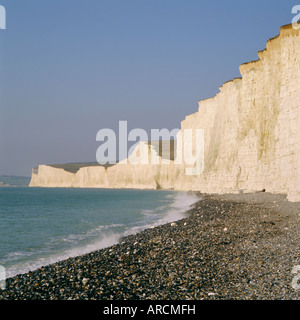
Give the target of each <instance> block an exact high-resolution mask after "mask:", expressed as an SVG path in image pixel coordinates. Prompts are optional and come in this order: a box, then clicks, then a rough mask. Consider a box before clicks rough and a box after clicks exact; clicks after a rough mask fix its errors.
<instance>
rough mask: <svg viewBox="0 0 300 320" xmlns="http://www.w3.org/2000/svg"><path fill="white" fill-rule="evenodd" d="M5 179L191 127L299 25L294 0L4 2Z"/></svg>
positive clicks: (0, 159)
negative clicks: (115, 139) (123, 139)
mask: <svg viewBox="0 0 300 320" xmlns="http://www.w3.org/2000/svg"><path fill="white" fill-rule="evenodd" d="M0 4H1V5H3V6H5V7H6V11H7V29H6V30H0V175H1V174H14V175H26V176H29V175H30V174H31V168H32V167H34V166H37V165H38V164H51V163H65V162H84V161H96V150H97V148H98V146H99V142H96V133H97V131H98V130H100V129H102V128H106V127H107V128H112V129H117V127H118V121H119V120H128V126H129V129H133V128H143V129H145V130H147V131H148V130H149V129H151V128H159V129H161V128H168V129H173V128H176V127H180V121H181V120H183V119H184V117H185V116H186V115H187V114H191V113H193V112H196V111H197V101H198V100H200V99H204V98H208V97H211V96H214V95H215V94H216V93H217V92H218V88H219V86H221V85H222V83H223V82H225V81H227V80H230V79H232V78H234V77H237V76H240V74H239V65H240V64H242V63H244V62H247V61H250V60H256V59H257V58H258V57H257V51H258V50H261V49H264V48H265V45H266V41H267V40H268V39H269V38H271V37H273V36H275V35H277V34H278V33H279V28H280V26H282V25H284V24H289V23H291V19H292V18H293V15H292V14H291V9H292V7H293V6H294V5H296V4H300V1H289V0H272V1H266V0H259V1H258V0H226V1H224V0H215V1H212V0H210V1H201V0H184V1H183V0H85V1H84V0H51V1H50V0H42V1H41V0H26V1H24V0H0Z"/></svg>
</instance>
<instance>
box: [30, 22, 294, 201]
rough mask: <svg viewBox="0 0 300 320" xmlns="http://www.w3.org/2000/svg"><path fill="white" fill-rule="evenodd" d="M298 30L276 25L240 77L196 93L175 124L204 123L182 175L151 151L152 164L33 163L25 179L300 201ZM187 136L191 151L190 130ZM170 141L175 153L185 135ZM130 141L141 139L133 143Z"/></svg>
mask: <svg viewBox="0 0 300 320" xmlns="http://www.w3.org/2000/svg"><path fill="white" fill-rule="evenodd" d="M299 32H300V30H299V29H298V30H297V29H294V28H293V27H292V26H291V25H288V26H284V27H281V29H280V34H279V35H278V36H277V37H275V38H273V39H271V40H269V41H268V42H267V46H266V49H265V50H263V51H260V52H259V53H258V56H259V60H257V61H252V62H249V63H246V64H243V65H241V66H240V73H241V76H242V77H241V78H238V79H234V80H232V81H229V82H226V83H225V84H224V85H223V86H222V87H221V88H220V92H219V93H218V94H217V95H216V96H215V97H213V98H210V99H207V100H203V101H199V109H198V111H197V112H196V113H194V114H192V115H189V116H187V117H186V118H185V120H184V121H182V123H181V132H184V130H185V129H192V130H193V132H196V130H197V129H204V170H203V172H202V173H201V174H200V175H194V176H188V175H186V172H185V169H186V167H187V165H185V164H181V165H180V164H176V161H175V162H174V161H171V162H170V164H163V163H162V162H161V159H160V157H159V156H158V155H156V157H157V158H158V161H159V163H158V164H137V165H134V164H131V163H130V161H128V163H127V164H122V163H118V164H116V165H115V166H112V167H109V168H107V169H105V168H104V167H84V168H81V169H80V170H79V171H78V172H76V173H70V172H66V171H65V170H63V169H57V168H53V167H51V166H45V165H40V166H39V169H38V172H33V174H32V180H31V182H30V186H38V187H95V188H97V187H100V188H151V189H155V188H163V189H166V188H167V189H169V188H174V189H176V190H199V191H201V192H209V193H228V192H240V191H244V192H252V191H261V190H266V191H267V192H274V193H286V194H287V195H288V199H289V200H291V201H300V35H299ZM189 144H191V145H192V148H193V151H194V154H196V147H197V145H196V139H195V137H194V138H193V139H192V140H191V141H190V142H189ZM177 146H178V147H177V156H180V155H181V154H184V148H185V147H187V142H186V141H184V143H183V144H182V145H180V143H178V144H177ZM137 148H146V146H145V144H143V143H141V144H140V145H139V146H138V147H137ZM147 148H150V149H151V147H150V146H147ZM150 149H149V150H150ZM150 151H151V150H150ZM153 152H154V151H153V150H152V154H153ZM177 160H178V158H177ZM195 165H196V164H195ZM188 166H189V167H190V166H193V165H188Z"/></svg>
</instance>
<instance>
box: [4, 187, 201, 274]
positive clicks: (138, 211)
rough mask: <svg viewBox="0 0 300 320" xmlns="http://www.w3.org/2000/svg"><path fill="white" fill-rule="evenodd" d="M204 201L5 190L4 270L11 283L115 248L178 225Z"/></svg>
mask: <svg viewBox="0 0 300 320" xmlns="http://www.w3.org/2000/svg"><path fill="white" fill-rule="evenodd" d="M198 200H199V198H198V197H197V196H196V195H195V194H193V193H188V192H177V191H164V190H132V189H75V188H74V189H72V188H28V187H1V188H0V266H2V267H4V268H5V271H6V277H12V276H14V275H17V274H22V273H26V272H29V271H33V270H35V269H37V268H39V267H42V266H46V265H49V264H52V263H55V262H57V261H60V260H64V259H67V258H69V257H74V256H79V255H82V254H85V253H88V252H92V251H94V250H98V249H102V248H105V247H109V246H111V245H113V244H116V243H118V242H119V241H120V238H121V237H124V236H127V235H130V234H135V233H138V232H140V231H142V230H144V229H146V228H150V227H153V226H158V225H161V224H165V223H167V222H171V221H176V220H179V219H182V218H184V217H185V216H186V211H187V210H189V209H190V208H191V206H192V205H193V204H194V203H195V202H197V201H198Z"/></svg>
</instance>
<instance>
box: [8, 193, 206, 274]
mask: <svg viewBox="0 0 300 320" xmlns="http://www.w3.org/2000/svg"><path fill="white" fill-rule="evenodd" d="M167 197H168V198H169V199H170V200H171V203H170V201H169V205H166V204H165V203H163V202H162V203H161V204H162V205H161V206H159V207H157V208H155V209H145V210H143V211H142V212H141V213H142V215H143V219H142V220H141V221H137V222H135V223H133V224H131V225H127V226H126V225H124V224H118V223H112V224H109V225H100V226H97V227H94V228H92V229H90V230H88V231H87V232H85V233H82V234H70V235H68V236H66V237H62V238H60V239H57V238H56V239H52V240H51V241H50V242H49V246H48V247H47V248H43V252H41V251H40V252H31V253H28V252H24V253H23V252H14V253H9V254H8V255H7V256H6V258H7V259H6V260H7V261H8V262H10V263H9V264H12V265H11V266H10V267H9V268H7V272H6V274H7V277H13V276H15V275H17V274H22V273H27V272H29V271H32V270H36V269H38V268H40V267H42V266H46V265H49V264H53V263H56V262H58V261H61V260H65V259H68V258H71V257H76V256H80V255H83V254H86V253H89V252H92V251H96V250H100V249H103V248H106V247H110V246H112V245H114V244H117V243H118V242H119V241H120V239H121V238H122V237H125V236H128V235H132V234H136V233H139V232H141V231H143V230H145V229H148V228H151V227H156V226H159V225H162V224H166V223H169V222H173V221H178V220H180V219H183V218H185V217H186V212H187V211H188V210H189V209H191V207H192V205H193V204H195V203H196V202H197V201H199V200H200V199H199V197H198V196H197V195H196V194H194V193H189V192H174V193H173V194H171V195H167ZM59 242H61V243H62V242H64V243H66V244H68V245H71V246H73V247H71V248H69V249H63V250H56V251H55V253H54V252H53V249H54V248H55V247H56V245H57V244H58V243H59ZM80 243H82V244H80ZM18 257H24V258H25V261H24V260H23V261H22V260H20V261H18V262H17V261H16V260H17V258H18Z"/></svg>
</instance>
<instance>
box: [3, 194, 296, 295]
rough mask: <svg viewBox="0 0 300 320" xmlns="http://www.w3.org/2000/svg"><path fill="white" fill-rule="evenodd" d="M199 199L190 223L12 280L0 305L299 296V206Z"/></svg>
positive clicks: (244, 197) (270, 198) (262, 198)
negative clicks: (295, 282) (295, 280)
mask: <svg viewBox="0 0 300 320" xmlns="http://www.w3.org/2000/svg"><path fill="white" fill-rule="evenodd" d="M198 195H199V197H201V200H199V201H198V202H196V203H195V204H194V205H193V208H192V209H191V210H189V211H187V217H186V218H183V219H181V220H177V221H175V222H170V223H167V224H163V225H159V226H157V227H153V228H149V229H145V230H144V231H142V232H139V233H137V234H133V235H129V236H126V237H123V238H121V239H120V241H119V243H118V244H115V245H113V246H111V247H108V248H104V249H100V250H97V251H94V252H91V253H87V254H84V255H81V256H77V257H74V258H69V259H67V260H62V261H59V262H57V263H54V264H51V265H48V266H45V267H42V268H39V269H37V270H35V271H33V272H28V273H25V274H20V275H16V276H14V277H12V278H9V279H7V280H6V289H5V290H1V289H0V300H13V299H17V300H36V299H38V300H41V299H42V300H67V299H70V300H81V299H83V300H92V299H97V300H107V299H108V300H124V299H127V300H130V299H131V300H139V299H147V300H148V299H152V300H157V299H164V300H186V299H196V300H199V299H214V300H215V299H254V300H256V299H299V298H300V290H298V289H297V290H295V289H294V288H293V287H292V285H291V284H292V280H293V278H294V277H295V275H293V274H292V269H293V267H295V266H296V265H300V255H299V244H300V241H299V240H300V203H291V202H289V201H287V200H286V198H285V196H283V195H274V194H269V193H255V194H223V195H208V194H199V193H198Z"/></svg>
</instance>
